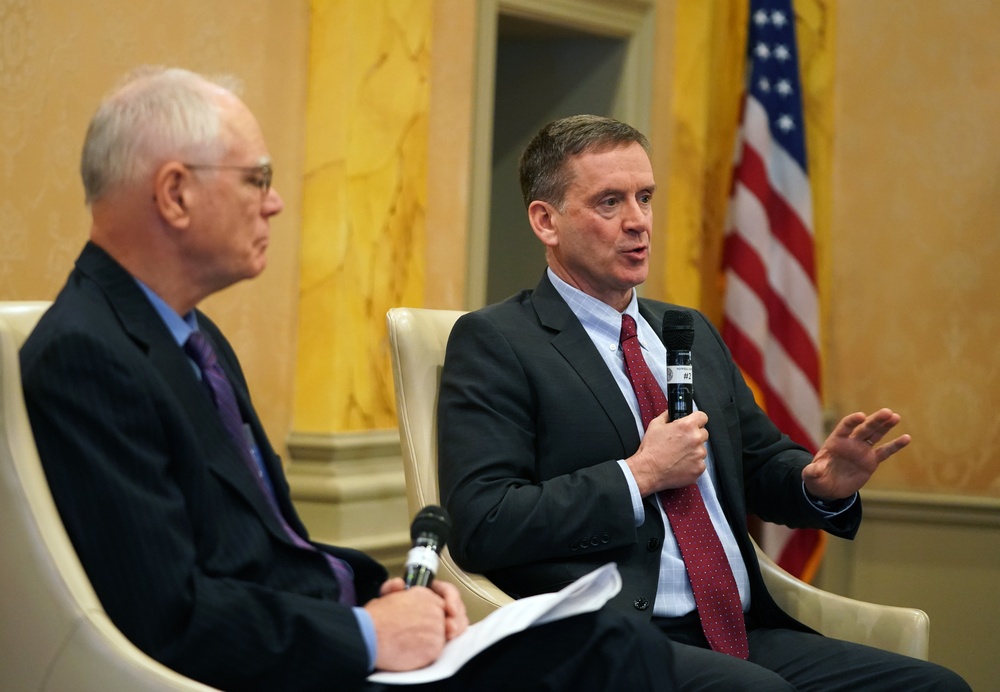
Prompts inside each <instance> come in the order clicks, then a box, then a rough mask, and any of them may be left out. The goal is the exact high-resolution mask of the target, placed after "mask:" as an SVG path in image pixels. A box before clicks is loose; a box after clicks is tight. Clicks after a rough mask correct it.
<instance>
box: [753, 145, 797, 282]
mask: <svg viewBox="0 0 1000 692" xmlns="http://www.w3.org/2000/svg"><path fill="white" fill-rule="evenodd" d="M739 183H740V184H742V185H744V186H746V187H747V188H749V190H750V192H751V193H752V194H753V196H754V197H755V198H756V199H757V200H758V201H759V203H760V205H761V206H762V207H763V209H764V212H765V213H766V214H767V218H768V223H769V225H770V228H771V233H772V237H773V238H774V239H775V240H777V241H779V242H780V243H781V244H782V245H783V246H784V248H785V250H786V251H787V252H788V254H789V255H790V256H791V257H793V258H795V260H796V262H797V263H798V265H799V266H800V267H801V268H802V271H804V272H805V273H806V275H807V276H808V277H809V279H810V280H811V281H815V280H816V276H815V266H816V262H815V259H814V258H813V237H812V231H811V230H810V229H809V228H807V227H806V226H805V224H804V223H803V221H802V217H800V216H799V215H798V214H796V212H795V209H793V208H792V207H791V206H790V205H789V204H788V202H787V201H786V200H785V199H784V198H783V197H782V196H781V194H780V190H782V189H783V188H781V187H780V186H778V185H776V184H775V185H772V183H771V181H770V180H769V178H768V170H767V169H765V167H764V162H763V161H761V157H760V155H759V154H758V153H757V151H756V150H755V149H754V148H753V147H752V146H750V145H749V144H747V145H746V146H744V148H743V159H742V160H741V161H740V177H739Z"/></svg>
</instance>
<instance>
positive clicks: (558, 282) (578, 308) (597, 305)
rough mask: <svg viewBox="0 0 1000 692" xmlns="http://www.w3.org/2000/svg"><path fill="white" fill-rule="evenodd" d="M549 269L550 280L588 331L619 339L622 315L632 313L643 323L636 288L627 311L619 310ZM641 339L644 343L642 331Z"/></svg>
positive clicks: (638, 321) (632, 315)
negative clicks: (572, 284)
mask: <svg viewBox="0 0 1000 692" xmlns="http://www.w3.org/2000/svg"><path fill="white" fill-rule="evenodd" d="M547 271H548V276H549V281H551V282H552V285H553V287H555V289H556V292H557V293H558V294H559V295H560V296H561V297H562V299H563V300H565V301H566V304H567V305H569V309H570V310H572V311H573V314H574V315H576V317H577V319H579V320H580V322H582V323H583V326H584V327H586V328H587V329H588V331H590V330H593V331H596V332H598V333H599V334H601V335H603V336H607V337H611V338H613V339H615V340H616V341H617V340H618V338H619V337H620V335H621V331H622V315H631V317H632V319H634V320H635V321H636V323H637V324H640V323H641V322H640V318H639V299H638V297H637V295H636V292H635V289H634V288H633V289H632V298H631V300H629V302H628V305H627V306H626V307H625V311H624V312H618V311H617V310H615V309H614V308H613V307H611V306H610V305H608V304H607V303H605V302H603V301H601V300H598V299H597V298H595V297H593V296H591V295H588V294H586V293H584V292H583V291H581V290H580V289H578V288H576V287H575V286H571V285H569V284H568V283H566V282H565V281H563V280H562V279H560V278H559V277H558V276H557V275H556V273H555V272H554V271H552V268H551V267H550V268H549V269H548V270H547ZM639 341H640V343H642V338H641V333H640V340H639Z"/></svg>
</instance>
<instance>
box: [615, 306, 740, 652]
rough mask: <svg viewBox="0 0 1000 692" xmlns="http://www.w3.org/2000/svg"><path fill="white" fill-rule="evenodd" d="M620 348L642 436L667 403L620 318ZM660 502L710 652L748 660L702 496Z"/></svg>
mask: <svg viewBox="0 0 1000 692" xmlns="http://www.w3.org/2000/svg"><path fill="white" fill-rule="evenodd" d="M621 345H622V351H623V352H624V354H625V373H626V374H627V375H628V379H629V382H631V383H632V389H634V390H635V396H636V398H637V399H638V400H639V415H640V417H641V418H642V427H643V429H644V430H645V429H646V428H648V427H649V423H650V421H651V420H653V419H654V418H656V417H657V416H658V415H660V414H661V413H663V412H664V411H666V410H667V397H666V396H664V395H663V389H662V388H661V387H660V385H659V383H658V382H657V381H656V378H655V377H654V376H653V373H652V372H651V371H650V369H649V365H647V364H646V359H645V358H644V357H643V355H642V347H641V346H640V345H639V339H638V338H636V325H635V320H634V319H632V317H631V316H630V315H623V316H622V333H621ZM659 499H660V503H661V504H662V505H663V509H664V511H665V512H666V513H667V518H668V519H669V520H670V526H671V527H672V528H673V531H674V537H675V538H676V539H677V545H678V547H680V550H681V557H682V558H684V566H685V567H686V568H687V572H688V579H689V580H690V581H691V590H692V591H693V592H694V601H695V606H696V607H697V609H698V619H700V620H701V629H702V631H703V632H704V633H705V639H706V640H708V645H709V646H711V647H712V650H713V651H719V652H722V653H726V654H729V655H730V656H736V657H737V658H742V659H744V660H746V659H747V658H748V657H749V655H750V651H749V647H748V644H747V631H746V623H745V622H744V620H743V607H742V605H741V604H740V592H739V589H738V588H737V587H736V578H735V577H733V570H732V568H730V566H729V560H727V559H726V551H725V550H724V549H723V548H722V541H720V540H719V535H718V534H717V533H716V532H715V527H714V526H712V520H711V519H710V518H709V516H708V510H707V509H705V500H704V498H702V496H701V491H700V490H699V489H698V486H697V485H696V484H692V485H689V486H687V487H686V488H673V489H670V490H664V491H662V492H661V493H659Z"/></svg>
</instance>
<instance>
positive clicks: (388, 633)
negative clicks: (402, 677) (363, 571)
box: [365, 578, 469, 671]
mask: <svg viewBox="0 0 1000 692" xmlns="http://www.w3.org/2000/svg"><path fill="white" fill-rule="evenodd" d="M365 610H366V611H368V614H369V615H370V616H371V618H372V622H373V624H374V625H375V637H376V642H377V643H376V655H375V668H376V670H386V671H404V670H416V669H417V668H423V667H424V666H427V665H430V664H431V663H433V662H434V661H436V660H437V658H438V657H439V656H440V655H441V651H442V650H443V649H444V645H445V644H446V643H447V642H449V641H451V640H452V639H454V638H455V637H457V636H458V635H460V634H461V633H462V632H464V631H465V629H466V628H467V627H468V626H469V617H468V615H467V614H466V612H465V604H464V603H462V598H461V596H460V595H459V593H458V589H456V588H455V587H454V586H453V585H451V584H449V583H447V582H443V581H433V582H431V585H430V587H429V588H425V587H422V586H417V587H414V588H412V589H407V588H406V587H405V585H404V583H403V580H402V579H399V578H396V579H390V580H389V581H387V582H385V583H384V584H383V585H382V589H381V595H380V597H379V598H375V599H373V600H371V601H369V602H368V603H367V604H365Z"/></svg>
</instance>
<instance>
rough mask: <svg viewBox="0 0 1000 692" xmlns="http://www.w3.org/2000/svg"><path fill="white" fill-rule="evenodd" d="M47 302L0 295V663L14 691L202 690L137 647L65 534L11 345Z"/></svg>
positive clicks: (15, 349)
mask: <svg viewBox="0 0 1000 692" xmlns="http://www.w3.org/2000/svg"><path fill="white" fill-rule="evenodd" d="M48 306H49V303H47V302H19V303H9V302H8V303H2V302H0V526H2V527H3V530H2V531H0V555H2V556H3V558H2V559H0V584H2V589H0V670H2V671H3V673H2V677H3V686H4V688H6V689H17V690H68V689H72V690H94V691H95V692H96V691H97V690H118V689H120V690H125V689H127V690H210V689H211V688H209V687H206V686H204V685H201V684H199V683H196V682H194V681H192V680H189V679H188V678H185V677H183V676H181V675H179V674H177V673H175V672H174V671H172V670H170V669H168V668H166V667H165V666H163V665H161V664H160V663H158V662H156V661H154V660H153V659H152V658H150V657H149V656H147V655H146V654H144V653H143V652H141V651H140V650H139V649H138V648H136V647H135V646H134V645H133V644H132V643H131V642H130V641H129V640H128V639H126V638H125V636H124V635H123V634H122V633H121V632H120V631H119V630H118V629H117V628H116V627H115V626H114V624H112V622H111V620H110V619H109V618H108V616H107V615H106V614H105V612H104V609H103V608H102V607H101V603H100V601H98V599H97V595H96V594H95V593H94V590H93V588H92V587H91V585H90V581H89V580H88V579H87V575H86V573H85V572H84V571H83V567H82V565H81V564H80V561H79V559H78V558H77V555H76V552H75V551H74V549H73V545H72V543H71V542H70V540H69V536H68V535H67V534H66V530H65V528H64V527H63V524H62V521H61V520H60V518H59V513H58V510H57V509H56V506H55V503H54V502H53V500H52V495H51V494H50V492H49V487H48V483H47V481H46V479H45V473H44V471H43V469H42V465H41V462H40V461H39V459H38V451H37V449H36V448H35V440H34V436H33V435H32V432H31V425H30V423H29V421H28V415H27V412H26V411H25V407H24V395H23V390H22V388H21V368H20V363H19V359H18V351H19V350H20V347H21V345H22V344H23V343H24V340H25V338H27V336H28V334H29V333H30V332H31V330H32V329H33V328H34V326H35V323H36V322H37V321H38V318H39V317H41V315H42V313H43V312H44V311H45V310H46V309H47V308H48Z"/></svg>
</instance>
